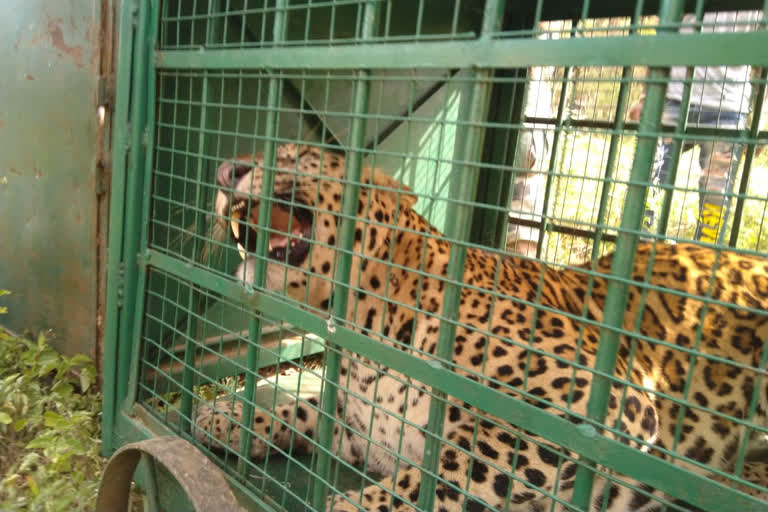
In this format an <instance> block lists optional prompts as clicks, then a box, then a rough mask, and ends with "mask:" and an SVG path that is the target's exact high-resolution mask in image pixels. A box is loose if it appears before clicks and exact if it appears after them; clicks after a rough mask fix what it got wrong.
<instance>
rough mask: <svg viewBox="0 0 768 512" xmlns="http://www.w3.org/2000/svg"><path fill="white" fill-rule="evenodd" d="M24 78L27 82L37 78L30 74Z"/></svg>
mask: <svg viewBox="0 0 768 512" xmlns="http://www.w3.org/2000/svg"><path fill="white" fill-rule="evenodd" d="M24 78H26V79H27V80H34V79H35V77H33V76H32V75H30V74H29V73H27V74H26V75H24Z"/></svg>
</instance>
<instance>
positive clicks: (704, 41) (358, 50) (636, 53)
mask: <svg viewBox="0 0 768 512" xmlns="http://www.w3.org/2000/svg"><path fill="white" fill-rule="evenodd" d="M694 48H695V51H691V50H692V49H694ZM765 48H768V31H761V32H744V33H719V34H712V33H708V34H701V33H699V34H686V35H680V34H663V35H657V36H629V37H601V38H584V39H559V40H550V41H539V40H536V39H494V40H476V41H461V42H457V41H448V42H439V43H397V44H359V45H349V46H334V47H330V48H329V47H308V48H250V49H232V50H206V49H195V50H168V51H158V52H157V66H158V68H160V69H264V68H275V69H337V70H338V69H402V68H442V69H444V68H451V69H452V68H476V67H487V68H516V67H520V68H525V67H529V66H630V65H637V66H672V65H707V66H723V65H738V64H751V65H754V66H763V65H768V52H766V51H765Z"/></svg>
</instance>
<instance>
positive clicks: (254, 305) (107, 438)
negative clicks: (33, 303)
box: [103, 0, 768, 512]
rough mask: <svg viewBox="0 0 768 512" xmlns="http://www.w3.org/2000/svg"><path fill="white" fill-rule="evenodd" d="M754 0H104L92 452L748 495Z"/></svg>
mask: <svg viewBox="0 0 768 512" xmlns="http://www.w3.org/2000/svg"><path fill="white" fill-rule="evenodd" d="M721 15H722V16H724V17H721ZM767 22H768V6H766V4H765V3H761V2H758V1H747V0H743V1H741V0H740V1H738V2H718V1H714V0H713V1H709V2H707V1H703V0H700V1H697V2H694V1H689V2H684V1H682V0H660V1H659V2H655V1H643V0H637V2H627V1H623V2H606V1H602V0H596V1H591V2H590V1H589V0H580V1H578V2H544V1H543V0H538V1H537V2H533V1H532V2H522V3H520V2H505V1H504V0H388V1H387V0H315V1H313V0H261V1H248V0H195V1H192V0H184V1H182V0H164V1H161V0H148V1H145V2H131V1H127V2H124V3H123V6H122V15H121V20H120V45H119V75H118V81H117V98H116V110H115V112H114V161H113V174H112V194H111V214H110V236H109V277H108V290H107V296H108V297H107V311H106V315H107V320H106V337H105V339H106V348H105V363H104V397H105V402H104V416H103V421H104V429H103V431H104V446H105V451H106V452H107V453H111V452H112V451H114V450H115V449H117V448H119V447H120V446H122V445H124V444H125V443H128V442H132V441H137V440H141V439H145V438H148V437H153V436H157V435H168V434H172V435H175V436H179V437H181V438H183V439H186V440H187V441H189V442H191V443H193V444H194V445H195V446H196V447H198V448H199V449H201V450H202V451H203V452H204V453H205V454H207V455H208V456H209V457H210V458H211V460H213V461H214V462H215V463H216V464H217V465H218V466H219V467H220V468H222V470H223V471H224V472H225V473H226V474H227V477H228V481H229V482H230V484H231V485H232V487H233V488H234V489H235V491H236V493H238V496H239V497H240V498H241V500H242V502H243V503H246V504H247V505H248V506H249V507H252V508H254V509H257V510H286V511H296V510H326V509H328V510H330V509H331V508H332V509H334V510H377V511H384V510H396V511H401V510H424V511H427V510H430V511H431V510H445V511H458V510H467V511H476V510H494V511H496V510H498V511H502V510H503V511H534V510H535V511H544V510H546V511H549V510H568V511H584V512H587V511H598V510H604V511H618V510H622V511H624V510H631V511H637V512H640V511H651V510H654V511H656V510H670V511H673V510H674V511H688V510H707V511H710V512H715V511H723V510H733V511H735V510H738V511H763V510H766V507H768V501H766V499H767V498H766V496H768V480H766V479H768V463H766V462H765V460H766V459H765V457H766V456H765V453H766V451H765V438H766V434H768V421H766V416H767V415H768V412H767V409H766V406H767V404H766V400H768V381H766V378H767V377H768V376H767V375H766V369H767V364H766V361H767V360H768V348H767V347H768V345H766V336H767V335H768V330H766V329H765V326H766V325H768V322H767V320H768V319H767V318H766V317H767V309H768V306H767V305H768V284H767V283H768V259H766V256H768V234H766V230H765V229H764V224H765V221H766V219H767V218H768V214H766V209H767V207H768V178H766V177H765V175H764V173H765V172H766V171H768V159H767V158H766V156H767V155H766V154H764V153H761V151H760V150H761V149H762V146H765V145H766V144H768V133H766V131H765V129H764V125H765V118H766V115H765V108H764V98H765V90H766V70H767V69H768V68H767V67H766V66H768V51H766V49H767V48H768V23H767ZM718 70H720V71H718ZM702 73H703V74H702ZM718 73H720V74H718ZM738 73H741V75H738ZM739 77H740V78H739ZM714 88H720V90H727V91H726V92H728V94H731V96H727V95H726V92H723V93H722V97H721V98H720V103H719V104H716V105H713V104H711V102H709V103H707V101H704V97H705V96H707V95H711V92H712V90H713V89H714ZM734 91H735V92H734ZM733 95H735V96H733ZM734 97H735V98H737V99H738V100H734V99H733V98H734ZM153 475H154V473H152V472H151V471H150V472H147V473H146V474H145V475H144V478H145V480H146V479H147V478H149V479H151V478H155V477H156V475H154V476H153ZM761 475H762V476H761ZM169 485H170V484H169ZM151 487H152V488H153V489H158V488H159V489H161V490H162V489H166V487H165V486H164V485H160V486H158V485H152V486H151ZM168 488H170V487H168ZM160 494H163V493H160ZM166 494H169V495H172V494H173V493H166ZM152 496H153V497H154V496H155V493H152ZM157 499H158V500H160V501H163V500H166V501H168V500H170V502H173V500H174V499H177V498H175V497H174V496H165V497H163V496H160V497H157ZM175 503H176V505H175V506H169V507H170V508H172V509H179V508H181V507H182V505H179V503H182V501H178V500H177V501H176V502H175ZM331 503H332V504H333V505H329V504H331Z"/></svg>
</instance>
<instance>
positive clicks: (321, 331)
mask: <svg viewBox="0 0 768 512" xmlns="http://www.w3.org/2000/svg"><path fill="white" fill-rule="evenodd" d="M148 261H149V262H150V263H151V265H152V266H154V267H157V268H159V269H161V270H163V271H165V272H168V273H170V274H173V275H175V276H178V277H179V278H180V279H183V280H186V281H189V282H192V283H193V284H196V285H198V286H201V287H204V288H207V289H208V290H210V291H212V292H216V293H220V294H222V295H224V296H226V297H227V298H229V299H231V300H234V301H238V302H241V303H244V304H248V305H249V306H251V307H253V308H254V309H256V310H258V311H261V312H264V313H265V314H266V315H267V316H270V317H273V318H292V319H293V320H294V321H295V323H296V324H297V325H301V326H302V328H303V329H305V330H306V331H307V332H312V333H314V334H317V335H318V336H321V337H323V338H325V339H326V340H328V341H329V342H332V343H335V344H337V345H339V346H340V347H342V348H344V349H346V350H349V351H351V352H355V353H364V355H365V357H368V358H370V359H372V360H374V361H376V362H378V363H380V364H383V365H385V366H387V367H389V368H392V369H393V370H396V371H398V372H401V373H403V374H405V375H418V376H419V380H420V381H421V382H423V383H424V384H426V385H427V386H431V387H432V388H434V389H435V390H439V391H443V392H445V393H446V394H448V395H451V396H453V397H456V398H457V399H458V400H460V401H464V402H467V403H468V404H471V405H475V406H480V408H481V409H483V410H484V411H486V412H487V413H488V414H490V415H493V416H495V417H497V418H499V419H500V420H502V421H506V422H508V423H510V424H512V425H515V426H516V427H518V428H521V429H525V430H528V431H530V432H533V433H535V434H537V435H539V436H542V437H544V438H545V439H547V440H548V441H550V442H552V443H555V444H557V445H560V446H562V447H564V448H566V449H568V450H571V451H573V452H576V453H579V454H581V455H583V456H585V457H587V458H589V459H591V460H594V461H595V462H597V463H598V464H601V465H604V466H606V467H609V468H612V469H613V470H615V471H617V472H619V473H621V474H623V475H626V476H628V477H631V478H634V479H637V480H639V481H641V482H644V483H645V484H646V485H649V486H650V487H652V488H655V489H659V490H661V491H665V492H668V493H670V494H672V495H674V496H677V497H678V498H680V499H682V500H684V501H686V502H688V503H691V504H693V505H695V506H700V507H704V508H707V509H710V510H739V511H741V512H765V503H764V502H762V501H761V500H758V499H756V498H751V497H749V496H747V495H745V494H742V493H739V492H737V491H735V490H733V489H731V488H729V487H727V486H725V485H722V484H720V483H718V482H714V481H712V480H710V479H708V478H705V477H703V476H701V475H698V474H693V473H690V472H689V471H688V470H686V469H685V468H683V467H680V466H675V465H674V464H672V463H670V462H667V461H664V460H662V459H660V458H657V457H654V456H652V455H648V454H646V453H643V452H641V451H639V450H637V449H636V448H633V447H630V446H627V445H624V444H622V443H620V442H618V441H615V440H613V439H609V438H607V437H603V436H601V435H600V434H598V433H597V432H596V430H595V429H594V428H593V427H591V426H589V425H575V424H573V423H571V422H569V421H567V420H565V419H563V418H560V417H558V416H553V415H552V414H550V413H548V412H546V411H543V410H541V409H539V408H538V407H536V406H535V405H532V404H528V403H526V402H524V401H522V400H518V399H516V398H513V397H511V396H509V395H506V394H504V393H502V392H500V391H497V390H494V389H492V388H489V387H488V386H485V385H484V384H482V383H480V382H475V381H472V380H470V379H467V378H466V377H462V376H461V375H459V374H457V373H454V372H452V371H449V370H446V369H443V368H438V367H435V366H433V365H431V364H429V363H428V362H427V361H425V360H423V359H420V358H418V357H414V356H411V355H408V354H406V353H404V352H403V351H402V350H399V349H397V348H395V347H393V346H390V345H387V344H384V343H371V341H370V338H367V337H366V336H364V335H362V334H360V333H357V332H354V331H353V330H351V329H348V328H345V327H341V326H336V328H335V331H334V332H333V333H331V332H329V331H328V325H327V322H326V320H325V319H323V318H321V317H319V316H316V315H313V314H311V313H308V312H306V311H303V310H301V309H300V308H299V307H297V306H293V305H290V304H288V303H286V302H284V301H282V300H279V299H277V298H275V297H272V296H269V295H268V294H266V293H262V292H259V291H257V290H254V291H252V292H251V291H248V290H246V289H245V288H244V287H242V286H240V285H239V284H238V283H237V282H235V281H232V280H227V279H222V278H221V276H219V275H216V274H215V273H213V272H209V271H207V270H204V269H202V268H199V267H194V266H192V265H190V264H187V263H184V262H183V261H180V260H177V259H175V258H172V257H170V256H167V255H164V254H162V253H158V252H156V251H152V250H150V251H149V254H148Z"/></svg>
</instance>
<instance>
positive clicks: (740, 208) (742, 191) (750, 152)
mask: <svg viewBox="0 0 768 512" xmlns="http://www.w3.org/2000/svg"><path fill="white" fill-rule="evenodd" d="M766 80H768V67H764V68H763V69H762V70H761V71H760V82H759V83H760V85H759V86H758V90H757V94H756V97H755V107H754V108H753V109H752V126H750V127H749V137H750V138H751V139H753V140H754V139H756V138H757V136H758V134H759V133H760V124H761V123H762V113H763V104H764V103H765V89H766ZM755 149H756V147H755V144H750V145H749V146H747V147H746V148H744V172H743V174H742V176H741V184H740V185H739V197H738V199H737V200H736V208H735V209H734V212H733V227H732V228H731V238H730V239H729V240H728V245H730V246H731V247H736V242H738V240H739V229H740V228H741V216H742V214H743V212H744V196H745V195H746V194H747V186H748V185H749V175H750V173H751V171H752V160H754V158H755ZM734 172H736V170H734ZM734 178H735V176H734ZM734 181H735V179H733V180H731V183H733V182H734ZM726 201H727V202H728V203H730V201H731V200H730V197H727V198H726ZM726 211H727V210H726ZM727 220H728V219H727V218H726V219H725V220H724V221H723V226H725V225H726V224H727ZM755 249H757V247H755Z"/></svg>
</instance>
